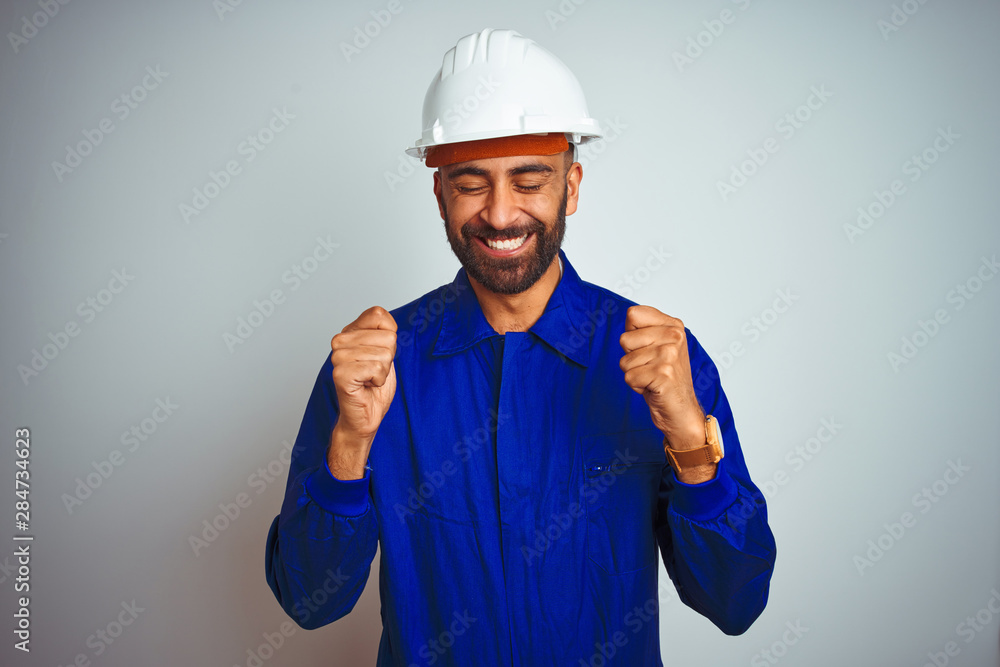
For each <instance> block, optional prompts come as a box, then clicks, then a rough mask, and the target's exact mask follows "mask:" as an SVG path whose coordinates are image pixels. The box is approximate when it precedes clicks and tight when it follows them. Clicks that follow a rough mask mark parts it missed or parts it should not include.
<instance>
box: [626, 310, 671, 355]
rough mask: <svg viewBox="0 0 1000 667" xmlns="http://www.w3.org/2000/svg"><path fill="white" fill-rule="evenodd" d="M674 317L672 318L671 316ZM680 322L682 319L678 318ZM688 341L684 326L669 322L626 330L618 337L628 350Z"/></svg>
mask: <svg viewBox="0 0 1000 667" xmlns="http://www.w3.org/2000/svg"><path fill="white" fill-rule="evenodd" d="M671 319H672V318H671ZM677 321H678V322H679V321H680V320H677ZM686 341H687V336H686V334H685V333H684V328H683V326H677V325H674V324H668V325H665V326H649V327H643V328H641V329H633V330H631V331H626V332H625V333H623V334H622V335H621V336H619V337H618V343H619V344H620V345H621V346H622V349H624V350H625V351H626V352H631V351H632V350H638V349H639V348H643V347H647V346H650V345H656V344H658V343H659V344H664V345H682V344H684V343H685V342H686Z"/></svg>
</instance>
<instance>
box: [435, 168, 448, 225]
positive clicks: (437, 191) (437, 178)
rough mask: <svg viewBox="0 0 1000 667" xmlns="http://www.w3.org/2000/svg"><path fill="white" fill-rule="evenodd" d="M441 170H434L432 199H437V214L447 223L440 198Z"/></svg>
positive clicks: (442, 201)
mask: <svg viewBox="0 0 1000 667" xmlns="http://www.w3.org/2000/svg"><path fill="white" fill-rule="evenodd" d="M441 188H442V186H441V170H439V169H435V170H434V198H435V199H437V203H438V213H440V214H441V219H442V220H444V221H445V222H447V218H446V217H445V215H444V200H443V199H442V198H441Z"/></svg>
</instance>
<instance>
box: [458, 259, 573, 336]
mask: <svg viewBox="0 0 1000 667" xmlns="http://www.w3.org/2000/svg"><path fill="white" fill-rule="evenodd" d="M561 277H562V270H561V266H560V261H559V256H558V255H557V256H556V258H555V259H554V260H552V264H550V265H549V268H548V269H547V270H546V271H545V273H543V274H542V277H541V278H539V279H538V282H536V283H535V284H534V285H532V286H531V287H529V288H528V289H527V290H525V291H524V292H521V293H520V294H497V293H496V292H491V291H490V290H488V289H486V288H485V287H483V285H482V284H481V283H479V282H477V281H476V280H475V279H473V278H472V276H469V283H470V284H471V285H472V290H473V291H474V292H475V293H476V298H477V299H478V300H479V307H480V308H482V309H483V315H485V316H486V321H487V322H489V323H490V326H492V327H493V329H494V331H496V332H497V333H499V334H505V333H507V332H508V331H527V330H528V329H530V328H531V327H532V326H533V325H534V324H535V322H537V321H538V318H539V317H541V316H542V313H544V312H545V306H546V305H547V304H548V302H549V297H551V296H552V293H553V292H554V291H555V289H556V285H558V284H559V280H560V278H561Z"/></svg>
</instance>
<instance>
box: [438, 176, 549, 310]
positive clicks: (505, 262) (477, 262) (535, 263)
mask: <svg viewBox="0 0 1000 667" xmlns="http://www.w3.org/2000/svg"><path fill="white" fill-rule="evenodd" d="M566 196H567V188H565V187H564V188H563V196H562V202H561V203H560V204H559V212H558V214H557V216H556V221H555V224H554V225H553V227H552V229H551V230H546V228H545V225H544V224H543V223H542V222H541V221H539V220H536V219H534V218H532V219H531V222H529V223H528V224H526V225H519V226H517V227H507V228H506V229H502V230H499V229H494V228H493V227H490V226H489V225H484V226H481V227H480V226H475V227H473V226H472V225H471V223H465V224H464V225H462V228H461V230H460V231H461V235H460V236H459V235H458V234H454V233H452V231H451V225H449V224H448V211H447V209H446V208H445V205H444V198H443V197H438V201H439V202H440V204H441V209H442V210H443V211H444V216H445V223H444V229H445V234H447V236H448V243H449V244H450V245H451V250H452V252H454V253H455V256H456V257H458V261H459V262H461V263H462V266H463V267H464V268H465V272H466V273H467V274H468V275H469V276H470V277H472V278H474V279H475V280H476V282H478V283H479V284H481V285H482V286H483V287H485V288H486V289H488V290H489V291H491V292H495V293H497V294H520V293H521V292H524V291H525V290H527V289H528V288H530V287H531V286H532V285H534V284H535V283H536V282H538V280H539V279H540V278H541V277H542V276H543V275H544V274H545V272H546V271H547V270H548V268H549V267H550V266H551V265H552V261H553V260H554V259H555V258H556V255H558V254H559V248H561V247H562V242H563V236H565V234H566ZM531 233H534V235H535V252H534V253H533V254H527V255H524V256H521V257H489V256H483V255H482V254H481V253H479V252H477V251H476V250H475V249H474V248H473V247H472V246H473V244H474V243H476V241H475V239H474V237H476V236H478V237H480V238H482V239H489V240H493V241H495V240H504V239H512V238H519V237H521V236H524V235H525V234H531ZM525 243H527V241H525Z"/></svg>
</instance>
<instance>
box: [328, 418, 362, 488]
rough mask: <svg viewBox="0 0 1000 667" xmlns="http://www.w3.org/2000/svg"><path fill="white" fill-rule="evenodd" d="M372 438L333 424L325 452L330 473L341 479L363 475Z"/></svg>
mask: <svg viewBox="0 0 1000 667" xmlns="http://www.w3.org/2000/svg"><path fill="white" fill-rule="evenodd" d="M373 439H374V435H373V436H371V437H367V436H359V435H355V434H352V433H350V432H348V431H347V430H346V429H338V428H337V427H336V426H335V427H334V428H333V432H332V433H331V434H330V446H329V448H328V449H327V453H326V463H327V466H328V467H329V468H330V473H331V474H332V475H333V476H334V477H336V478H337V479H339V480H343V481H348V480H353V479H361V478H362V477H364V474H365V465H366V464H367V463H368V452H369V451H371V444H372V440H373Z"/></svg>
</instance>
